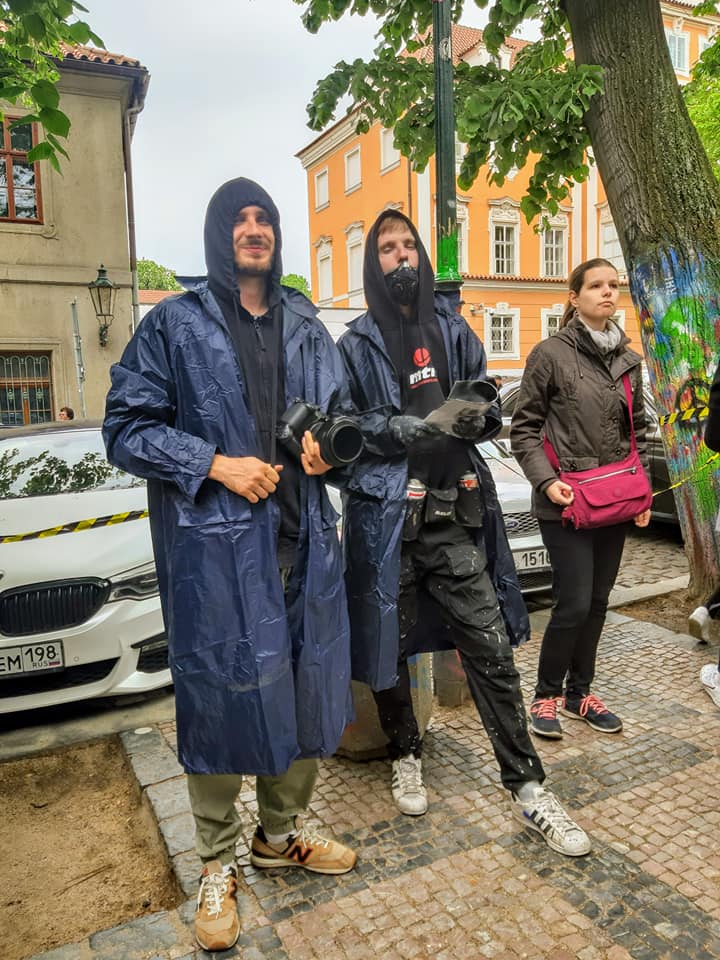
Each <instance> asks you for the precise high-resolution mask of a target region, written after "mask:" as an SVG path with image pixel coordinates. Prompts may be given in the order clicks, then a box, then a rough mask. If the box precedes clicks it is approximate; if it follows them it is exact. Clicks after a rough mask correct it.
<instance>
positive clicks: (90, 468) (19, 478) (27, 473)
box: [0, 430, 145, 500]
mask: <svg viewBox="0 0 720 960" xmlns="http://www.w3.org/2000/svg"><path fill="white" fill-rule="evenodd" d="M144 482H145V481H144V480H139V479H138V478H137V477H132V476H130V474H128V473H125V472H124V471H122V470H118V469H117V468H116V467H113V466H111V465H110V464H109V463H108V462H107V460H106V459H105V448H104V446H103V441H102V435H101V433H100V431H99V430H72V431H70V430H68V431H58V432H57V433H39V434H34V435H33V436H24V437H23V436H21V437H13V436H10V437H7V438H4V439H2V440H0V500H16V499H20V498H22V497H45V496H51V495H53V494H57V493H79V492H81V491H84V490H119V489H123V488H127V487H137V486H142V485H143V484H144Z"/></svg>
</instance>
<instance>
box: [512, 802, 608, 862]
mask: <svg viewBox="0 0 720 960" xmlns="http://www.w3.org/2000/svg"><path fill="white" fill-rule="evenodd" d="M510 802H511V806H512V812H513V816H514V817H516V818H517V819H518V820H519V821H520V822H521V823H523V824H524V825H525V826H526V827H529V829H530V830H536V831H537V832H538V833H540V834H542V836H543V837H544V838H545V841H546V843H547V845H548V846H549V847H550V848H551V849H552V850H555V851H556V852H557V853H564V854H565V856H567V857H582V856H584V855H585V854H586V853H590V848H591V843H590V838H589V837H588V835H587V834H586V833H585V831H584V830H583V829H582V828H581V827H579V826H578V825H577V824H576V823H575V821H574V820H572V819H571V818H570V817H569V816H568V814H567V813H566V812H565V810H563V808H562V807H561V806H560V802H559V800H558V799H557V797H556V796H555V795H554V794H552V793H550V791H549V790H546V789H545V787H536V788H535V796H534V797H533V798H532V800H526V801H523V800H521V799H520V798H519V797H518V796H517V794H515V793H513V794H512V795H511V801H510Z"/></svg>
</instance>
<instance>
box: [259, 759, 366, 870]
mask: <svg viewBox="0 0 720 960" xmlns="http://www.w3.org/2000/svg"><path fill="white" fill-rule="evenodd" d="M319 769H320V761H319V760H317V759H315V758H306V759H301V760H295V761H294V763H292V764H291V765H290V767H289V769H288V770H287V771H286V772H285V773H282V774H280V775H279V776H275V777H269V776H259V777H257V780H256V786H255V791H256V796H257V802H258V818H259V820H260V824H259V826H258V828H257V830H256V831H255V835H254V836H253V838H252V843H251V845H250V862H251V863H252V864H253V866H255V867H260V868H263V869H267V868H269V867H303V868H304V869H306V870H310V871H312V872H313V873H328V874H340V873H347V872H348V870H352V868H353V867H354V866H355V860H356V855H355V853H354V852H353V851H352V850H350V849H349V848H348V847H345V846H343V845H342V844H341V843H338V842H337V841H336V840H330V839H328V838H327V837H323V836H322V835H321V834H320V833H319V832H318V831H317V830H316V829H314V828H312V827H310V826H308V825H306V824H303V825H299V824H298V817H300V816H302V815H303V814H304V813H305V812H306V811H307V808H308V806H309V804H310V800H311V798H312V794H313V790H314V788H315V782H316V780H317V777H318V771H319Z"/></svg>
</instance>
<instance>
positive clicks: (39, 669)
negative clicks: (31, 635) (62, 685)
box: [0, 640, 65, 680]
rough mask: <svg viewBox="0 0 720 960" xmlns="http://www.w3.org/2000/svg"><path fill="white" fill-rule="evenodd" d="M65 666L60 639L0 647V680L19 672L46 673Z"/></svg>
mask: <svg viewBox="0 0 720 960" xmlns="http://www.w3.org/2000/svg"><path fill="white" fill-rule="evenodd" d="M64 666H65V655H64V653H63V645H62V641H60V640H55V641H54V642H53V643H28V644H23V645H22V646H21V647H6V648H5V649H0V680H3V679H4V678H5V677H16V676H18V674H21V673H47V672H49V671H51V670H62V669H63V667H64Z"/></svg>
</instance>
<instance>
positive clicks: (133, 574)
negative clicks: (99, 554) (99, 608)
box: [106, 561, 158, 603]
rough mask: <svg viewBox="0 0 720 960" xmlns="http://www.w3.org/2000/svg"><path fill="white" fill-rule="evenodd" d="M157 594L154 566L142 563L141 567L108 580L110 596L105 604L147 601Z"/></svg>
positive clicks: (151, 563)
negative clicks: (121, 601) (123, 601)
mask: <svg viewBox="0 0 720 960" xmlns="http://www.w3.org/2000/svg"><path fill="white" fill-rule="evenodd" d="M157 594H158V579H157V572H156V570H155V564H154V563H153V562H152V561H151V562H150V563H144V564H143V565H142V566H141V567H133V568H132V570H125V572H124V573H118V574H117V576H114V577H111V578H110V595H109V597H108V598H107V601H106V603H111V602H112V601H113V600H147V599H148V597H156V596H157Z"/></svg>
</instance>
